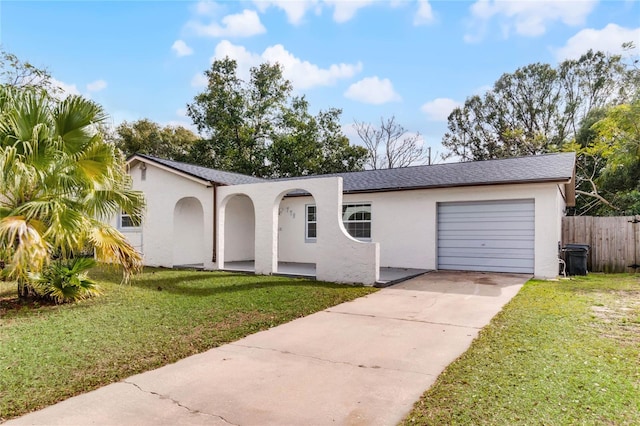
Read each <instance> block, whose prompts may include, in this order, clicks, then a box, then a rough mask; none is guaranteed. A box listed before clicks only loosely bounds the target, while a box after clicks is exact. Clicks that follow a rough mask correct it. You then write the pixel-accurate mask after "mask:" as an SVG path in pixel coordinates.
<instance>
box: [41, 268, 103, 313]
mask: <svg viewBox="0 0 640 426" xmlns="http://www.w3.org/2000/svg"><path fill="white" fill-rule="evenodd" d="M94 266H96V261H95V260H94V259H92V258H89V257H76V258H73V259H68V260H67V259H58V260H55V261H53V262H52V263H51V264H49V265H48V266H47V267H45V268H44V270H43V271H42V273H41V274H38V275H36V276H35V277H32V281H33V282H34V283H35V284H36V286H35V287H36V291H37V292H38V293H40V294H41V295H43V296H44V297H46V298H49V299H51V300H53V301H54V302H56V303H64V302H77V301H79V300H82V299H85V298H87V297H91V296H96V295H98V294H100V291H99V289H98V287H97V285H96V283H95V281H93V280H91V279H90V278H88V277H87V272H88V271H89V270H90V269H91V268H93V267H94Z"/></svg>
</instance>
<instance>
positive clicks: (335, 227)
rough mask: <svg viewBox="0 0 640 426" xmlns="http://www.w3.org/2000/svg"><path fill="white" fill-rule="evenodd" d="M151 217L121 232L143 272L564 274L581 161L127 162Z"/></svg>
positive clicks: (123, 223) (143, 158)
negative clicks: (254, 166)
mask: <svg viewBox="0 0 640 426" xmlns="http://www.w3.org/2000/svg"><path fill="white" fill-rule="evenodd" d="M127 165H128V170H129V173H130V175H131V177H132V179H133V188H134V189H137V190H140V191H142V192H143V193H144V194H145V197H146V201H147V210H146V214H145V216H144V219H143V221H142V224H140V225H139V226H138V225H136V224H134V223H132V220H131V218H130V217H127V216H126V215H121V216H120V217H119V218H118V219H117V221H118V223H117V226H118V227H119V229H120V230H121V231H122V232H123V233H124V234H125V235H127V237H128V238H129V240H130V241H131V243H132V244H133V245H134V246H135V247H137V248H138V249H139V250H140V252H141V253H142V254H143V256H144V263H145V265H149V266H162V267H169V268H171V267H177V266H199V267H202V268H204V269H209V270H213V269H233V266H234V265H239V264H240V265H245V267H247V268H249V269H251V270H253V271H254V272H255V273H257V274H274V273H280V272H282V271H281V270H280V268H282V266H281V265H283V264H289V265H297V264H299V265H311V267H312V270H313V275H315V276H316V277H317V278H318V279H320V280H327V281H335V282H345V283H347V282H354V283H364V284H373V283H375V282H376V281H377V280H378V279H379V271H380V268H381V267H396V268H416V269H423V270H424V269H446V270H470V271H495V272H511V273H524V274H531V275H534V276H535V277H539V278H550V277H555V276H557V275H558V249H559V241H560V236H561V218H562V216H563V215H564V213H565V209H566V207H567V206H573V205H574V204H575V182H574V181H575V174H574V171H575V154H574V153H559V154H547V155H538V156H531V157H519V158H509V159H499V160H487V161H475V162H464V163H452V164H437V165H430V166H415V167H406V168H400V169H386V170H369V171H361V172H351V173H338V174H331V175H322V176H304V177H300V178H291V179H272V180H265V179H259V178H256V177H252V176H246V175H242V174H237V173H230V172H225V171H220V170H214V169H209V168H205V167H200V166H195V165H191V164H186V163H180V162H177V161H172V160H166V159H162V158H155V157H151V156H148V155H141V154H137V155H133V156H132V157H131V158H129V159H128V161H127Z"/></svg>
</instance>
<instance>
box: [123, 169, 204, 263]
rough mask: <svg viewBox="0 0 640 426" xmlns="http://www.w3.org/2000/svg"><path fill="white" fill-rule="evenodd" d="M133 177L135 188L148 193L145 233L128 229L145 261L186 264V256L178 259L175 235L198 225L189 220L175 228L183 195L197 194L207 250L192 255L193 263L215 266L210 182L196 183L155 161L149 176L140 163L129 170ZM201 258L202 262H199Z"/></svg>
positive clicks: (193, 195) (127, 234)
mask: <svg viewBox="0 0 640 426" xmlns="http://www.w3.org/2000/svg"><path fill="white" fill-rule="evenodd" d="M129 174H130V175H131V177H132V180H133V188H134V189H136V190H140V191H142V192H143V193H144V194H145V198H146V203H147V207H146V211H145V216H144V219H143V222H142V235H140V233H139V232H136V231H125V232H124V234H125V235H126V236H128V237H130V238H129V239H130V241H131V243H132V244H133V245H134V246H135V245H140V246H141V248H142V250H141V251H142V254H143V256H144V264H145V265H148V266H164V267H172V266H173V265H174V264H175V265H178V264H182V263H184V261H185V260H187V259H186V258H180V259H175V261H174V247H175V244H174V235H181V234H185V233H187V234H188V233H189V232H191V231H192V230H194V229H196V228H198V227H197V226H194V227H189V226H187V225H186V223H185V222H182V225H178V226H180V228H179V229H174V212H175V208H176V204H177V203H178V202H179V201H180V200H181V199H183V198H187V197H193V198H195V199H197V200H198V202H199V203H200V204H201V205H202V212H203V221H204V223H203V224H202V228H201V229H202V231H201V234H202V246H203V247H204V250H202V251H201V254H200V256H199V257H198V258H194V257H193V256H190V257H189V259H190V260H193V262H189V263H203V264H204V266H205V268H207V269H212V268H213V267H214V263H213V262H211V257H212V254H213V189H212V188H211V187H207V185H206V184H203V183H200V182H196V181H194V180H191V179H189V178H186V177H182V176H178V175H176V174H175V173H172V172H169V171H167V170H163V169H162V168H160V167H157V166H155V165H154V164H152V163H146V172H145V174H146V177H145V179H144V180H142V170H141V169H140V163H138V164H135V165H134V167H132V169H131V170H130V171H129ZM198 260H199V261H198Z"/></svg>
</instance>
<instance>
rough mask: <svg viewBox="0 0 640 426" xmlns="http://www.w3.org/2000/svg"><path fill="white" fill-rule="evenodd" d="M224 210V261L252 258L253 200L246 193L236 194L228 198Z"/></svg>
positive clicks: (253, 255) (253, 251)
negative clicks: (225, 215)
mask: <svg viewBox="0 0 640 426" xmlns="http://www.w3.org/2000/svg"><path fill="white" fill-rule="evenodd" d="M226 211H227V218H226V221H225V231H226V232H225V235H226V243H225V259H226V261H227V262H232V261H236V260H254V259H255V239H256V232H255V229H256V221H255V213H254V208H253V202H252V201H251V199H250V198H249V197H247V196H246V195H237V196H235V197H232V198H231V199H229V202H228V203H227V208H226Z"/></svg>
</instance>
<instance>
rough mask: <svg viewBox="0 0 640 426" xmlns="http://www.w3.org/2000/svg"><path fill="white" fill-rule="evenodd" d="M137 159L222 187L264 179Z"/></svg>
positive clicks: (155, 158) (141, 155)
mask: <svg viewBox="0 0 640 426" xmlns="http://www.w3.org/2000/svg"><path fill="white" fill-rule="evenodd" d="M136 156H137V157H141V158H146V159H148V160H151V161H154V162H156V163H160V164H162V165H164V166H167V167H169V168H172V169H174V170H178V171H181V172H183V173H186V174H188V175H191V176H194V177H197V178H200V179H203V180H206V181H209V182H216V183H221V184H223V185H241V184H244V183H258V182H264V181H265V180H264V179H260V178H257V177H254V176H248V175H243V174H240V173H233V172H225V171H222V170H216V169H209V168H207V167H202V166H195V165H193V164H188V163H181V162H179V161H173V160H166V159H164V158H158V157H152V156H151V155H146V154H136Z"/></svg>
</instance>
